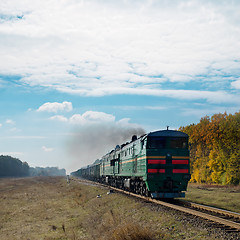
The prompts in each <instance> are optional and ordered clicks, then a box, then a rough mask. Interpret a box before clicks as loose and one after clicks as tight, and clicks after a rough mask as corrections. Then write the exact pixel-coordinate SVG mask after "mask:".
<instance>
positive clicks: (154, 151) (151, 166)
mask: <svg viewBox="0 0 240 240" xmlns="http://www.w3.org/2000/svg"><path fill="white" fill-rule="evenodd" d="M72 174H73V175H76V176H80V177H83V178H88V179H92V180H95V181H99V182H103V183H106V184H109V185H111V186H113V187H117V188H121V189H125V190H129V191H131V192H135V193H138V194H141V195H145V196H151V197H152V198H176V197H185V193H184V191H186V190H187V184H188V181H189V180H190V178H191V175H190V168H189V150H188V135H187V134H185V133H183V132H180V131H173V130H162V131H156V132H150V133H148V134H146V135H143V136H141V137H139V138H137V137H136V136H133V137H132V140H131V142H129V143H126V144H123V145H121V146H116V148H115V149H114V150H112V151H111V152H110V153H108V154H106V155H105V156H103V157H102V159H101V160H97V161H96V162H95V163H94V164H92V165H89V166H87V167H85V168H81V169H79V170H78V171H76V172H74V173H72Z"/></svg>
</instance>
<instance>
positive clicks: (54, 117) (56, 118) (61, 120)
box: [50, 115, 68, 122]
mask: <svg viewBox="0 0 240 240" xmlns="http://www.w3.org/2000/svg"><path fill="white" fill-rule="evenodd" d="M50 119H51V120H58V121H60V122H67V121H68V119H67V118H66V117H64V116H62V115H56V116H53V117H50Z"/></svg>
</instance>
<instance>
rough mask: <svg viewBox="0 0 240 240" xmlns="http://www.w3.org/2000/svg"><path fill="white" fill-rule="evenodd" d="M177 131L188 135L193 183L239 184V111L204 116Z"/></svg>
mask: <svg viewBox="0 0 240 240" xmlns="http://www.w3.org/2000/svg"><path fill="white" fill-rule="evenodd" d="M179 130H180V131H183V132H185V133H187V134H188V135H189V142H190V163H191V173H192V179H191V181H192V182H197V183H218V184H224V185H225V184H239V183H240V112H237V113H235V114H234V115H232V114H229V115H228V114H227V113H224V114H221V113H219V114H214V115H213V116H212V117H211V118H210V117H208V116H206V117H203V118H201V120H200V122H199V123H198V124H191V125H188V126H186V127H181V128H180V129H179Z"/></svg>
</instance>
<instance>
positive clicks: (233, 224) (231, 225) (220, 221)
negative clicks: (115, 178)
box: [109, 186, 240, 233]
mask: <svg viewBox="0 0 240 240" xmlns="http://www.w3.org/2000/svg"><path fill="white" fill-rule="evenodd" d="M109 187H110V188H111V189H113V190H114V191H117V192H122V193H125V194H127V195H131V196H134V197H137V198H141V199H143V200H145V201H148V202H152V203H155V204H158V205H162V206H165V207H168V208H171V209H175V210H177V211H180V212H184V213H186V214H190V215H193V216H197V217H200V218H202V219H205V220H207V221H211V222H213V223H215V224H217V225H215V226H216V227H220V228H223V229H225V230H226V231H228V232H239V233H240V214H239V213H235V212H231V211H226V210H223V209H218V208H213V207H209V206H204V205H200V204H196V203H191V202H187V204H186V206H181V205H182V204H181V205H179V204H176V203H169V202H166V201H161V200H156V199H152V198H148V197H145V196H140V195H138V194H135V193H131V192H128V191H124V190H122V189H118V188H114V187H111V186H109ZM187 205H188V206H187ZM195 209H197V210H195ZM203 211H204V212H203ZM206 212H208V213H206ZM212 213H214V214H212ZM216 214H217V215H218V216H216ZM220 216H222V217H220ZM226 217H227V218H231V219H234V220H229V219H226Z"/></svg>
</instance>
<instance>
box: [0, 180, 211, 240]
mask: <svg viewBox="0 0 240 240" xmlns="http://www.w3.org/2000/svg"><path fill="white" fill-rule="evenodd" d="M107 192H108V189H107V188H105V187H96V186H92V185H85V184H80V183H79V182H78V180H72V181H71V183H70V184H67V182H66V180H65V179H64V178H58V177H54V178H50V177H45V178H25V179H0V205H1V208H0V232H1V237H0V238H1V240H9V239H11V240H15V239H26V240H27V239H31V240H35V239H36V240H41V239H43V240H53V239H59V240H60V239H61V240H68V239H70V240H80V239H84V240H88V239H90V240H92V239H97V240H101V239H102V240H135V239H136V240H137V239H138V240H153V239H163V240H166V239H201V240H202V239H216V237H215V236H214V235H211V236H209V233H208V232H207V230H206V229H201V228H199V227H194V226H192V225H191V224H190V223H187V224H186V222H182V221H181V218H180V219H177V218H176V216H174V215H172V214H170V213H169V212H168V211H166V210H165V211H162V210H161V209H160V210H157V207H155V206H153V205H152V204H150V203H146V202H144V201H142V200H136V199H134V198H132V197H129V196H126V195H122V194H118V193H113V194H109V195H108V194H107ZM97 195H101V197H100V198H97V197H96V196H97Z"/></svg>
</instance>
